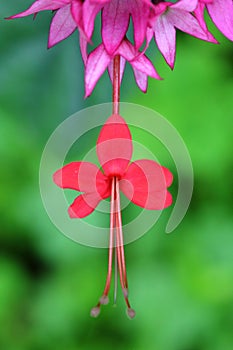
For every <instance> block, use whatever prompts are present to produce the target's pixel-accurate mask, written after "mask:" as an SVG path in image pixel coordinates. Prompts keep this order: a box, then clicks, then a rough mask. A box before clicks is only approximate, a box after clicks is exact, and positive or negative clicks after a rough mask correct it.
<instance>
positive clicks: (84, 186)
mask: <svg viewBox="0 0 233 350" xmlns="http://www.w3.org/2000/svg"><path fill="white" fill-rule="evenodd" d="M96 149H97V155H98V159H99V162H100V165H101V168H102V170H103V172H102V171H101V170H100V169H99V168H98V167H97V166H96V165H95V164H92V163H89V162H72V163H70V164H67V165H65V166H64V167H63V168H61V169H59V170H58V171H56V173H55V174H54V176H53V180H54V182H55V184H56V185H58V186H59V187H61V188H69V189H73V190H76V191H80V192H82V194H80V195H79V196H78V197H77V198H76V199H75V200H74V202H73V203H72V204H71V205H70V207H69V209H68V213H69V216H70V217H71V218H84V217H86V216H87V215H89V214H91V213H92V212H93V211H94V210H95V208H96V207H97V205H98V204H99V202H100V201H102V200H104V199H106V198H108V197H110V198H111V205H110V206H111V209H110V238H109V265H108V274H107V280H106V285H105V288H104V292H103V295H102V296H101V298H100V300H99V302H98V304H97V306H96V307H95V308H93V309H92V311H91V314H92V316H94V317H95V316H98V314H99V312H100V307H101V305H102V304H107V303H108V293H109V289H110V282H111V274H112V256H113V247H114V240H115V242H116V244H115V254H116V256H117V260H118V270H119V277H120V282H121V287H122V291H123V295H124V298H125V302H126V305H127V313H128V315H129V317H131V318H132V317H134V315H135V312H134V310H133V309H132V308H131V306H130V303H129V300H128V283H127V277H126V268H125V258H124V243H123V233H122V221H121V206H120V191H121V192H122V193H123V194H124V195H125V196H126V197H127V198H128V199H129V200H130V201H131V202H133V203H134V204H136V205H138V206H140V207H142V208H145V209H149V210H162V209H164V208H166V207H168V206H170V205H171V204H172V196H171V194H170V193H169V192H168V191H167V187H169V186H170V185H171V183H172V179H173V176H172V174H171V172H170V171H169V170H168V169H167V168H165V167H162V166H160V165H159V164H158V163H156V162H154V161H152V160H147V159H141V160H137V161H135V162H131V158H132V152H133V145H132V137H131V134H130V130H129V128H128V125H127V124H126V122H125V121H124V119H123V118H122V117H120V116H119V115H112V116H111V117H110V118H109V119H108V120H107V121H106V123H105V124H104V126H103V128H102V129H101V131H100V135H99V137H98V140H97V148H96Z"/></svg>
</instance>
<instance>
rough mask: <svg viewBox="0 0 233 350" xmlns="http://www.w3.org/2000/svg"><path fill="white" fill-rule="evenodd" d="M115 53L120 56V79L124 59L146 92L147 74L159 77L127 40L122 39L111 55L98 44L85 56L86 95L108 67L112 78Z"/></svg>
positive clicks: (139, 85)
mask: <svg viewBox="0 0 233 350" xmlns="http://www.w3.org/2000/svg"><path fill="white" fill-rule="evenodd" d="M116 55H120V56H121V64H120V67H121V72H120V75H121V79H122V76H123V73H124V68H125V61H128V62H129V63H130V64H131V66H132V68H133V71H134V76H135V80H136V83H137V85H138V87H139V88H140V89H141V90H142V91H143V92H146V90H147V83H148V76H150V77H152V78H155V79H161V78H160V76H159V75H158V73H157V72H156V70H155V68H154V66H153V64H152V63H151V61H150V60H149V59H148V58H147V57H146V56H145V55H144V54H142V53H140V52H138V51H137V50H136V49H135V47H134V46H133V45H132V44H131V43H130V41H129V40H127V39H124V40H123V41H122V43H121V45H120V46H119V47H118V49H117V50H116V51H115V52H114V54H113V55H110V54H109V53H108V52H107V51H106V49H105V47H104V45H103V44H100V45H99V46H98V47H97V48H96V49H95V50H93V51H92V52H91V53H90V54H89V55H88V56H86V57H87V59H86V64H85V88H86V97H87V96H89V95H90V94H91V93H92V91H93V89H94V87H95V85H96V83H97V81H98V80H99V78H100V77H101V75H102V74H103V73H104V71H105V70H106V68H108V70H109V74H110V78H111V80H112V64H113V59H114V57H115V56H116ZM121 79H120V80H121Z"/></svg>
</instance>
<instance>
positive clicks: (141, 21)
mask: <svg viewBox="0 0 233 350" xmlns="http://www.w3.org/2000/svg"><path fill="white" fill-rule="evenodd" d="M127 5H128V6H130V7H131V14H132V18H133V24H134V41H135V47H136V49H139V47H140V46H141V45H142V44H143V42H144V40H145V37H146V28H147V22H148V16H149V10H150V5H149V6H148V4H146V3H145V2H143V1H142V0H128V1H127Z"/></svg>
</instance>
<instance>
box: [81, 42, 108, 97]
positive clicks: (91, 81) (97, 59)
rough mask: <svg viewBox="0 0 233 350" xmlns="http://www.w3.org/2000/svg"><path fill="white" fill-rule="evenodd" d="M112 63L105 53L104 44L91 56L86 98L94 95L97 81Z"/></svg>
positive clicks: (88, 62) (87, 65) (86, 77)
mask: <svg viewBox="0 0 233 350" xmlns="http://www.w3.org/2000/svg"><path fill="white" fill-rule="evenodd" d="M110 61H111V58H110V56H109V55H108V54H107V52H106V51H105V49H104V45H103V44H101V45H100V46H98V47H97V48H96V49H95V50H94V51H92V52H91V53H90V54H89V56H88V58H87V62H86V70H85V91H86V93H85V97H88V96H89V95H90V94H91V93H92V91H93V89H94V87H95V85H96V83H97V81H98V80H99V78H100V77H101V75H102V74H103V73H104V71H105V69H106V68H107V66H108V65H109V63H110Z"/></svg>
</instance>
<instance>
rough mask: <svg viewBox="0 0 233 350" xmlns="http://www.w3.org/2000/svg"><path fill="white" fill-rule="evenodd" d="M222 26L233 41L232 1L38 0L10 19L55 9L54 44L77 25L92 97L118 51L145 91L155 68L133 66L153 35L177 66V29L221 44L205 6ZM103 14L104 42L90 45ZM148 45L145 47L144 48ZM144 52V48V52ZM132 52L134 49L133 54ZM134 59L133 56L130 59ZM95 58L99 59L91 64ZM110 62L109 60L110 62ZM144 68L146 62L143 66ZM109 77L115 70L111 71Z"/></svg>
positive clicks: (169, 61)
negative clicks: (130, 34) (208, 22)
mask: <svg viewBox="0 0 233 350" xmlns="http://www.w3.org/2000/svg"><path fill="white" fill-rule="evenodd" d="M205 8H207V10H208V12H209V15H210V17H211V19H212V20H213V22H214V23H215V25H216V26H217V27H218V29H219V30H220V31H221V32H222V33H223V34H224V35H225V36H226V37H227V38H229V39H230V40H233V2H232V0H179V1H175V2H171V1H164V0H151V1H150V0H127V1H126V0H37V1H35V2H34V3H33V4H32V5H31V6H30V7H29V8H28V9H27V10H26V11H23V12H20V13H19V14H16V15H14V16H11V17H9V18H10V19H14V18H19V17H24V16H28V15H31V14H34V15H36V14H37V13H38V12H40V11H44V10H52V11H55V14H54V16H53V19H52V22H51V26H50V31H49V39H48V47H49V48H50V47H52V46H54V45H55V44H57V43H59V42H60V41H62V40H64V39H66V38H67V37H68V36H69V35H71V34H72V33H73V32H74V31H75V30H76V29H78V31H79V33H80V49H81V53H82V57H83V61H84V64H85V66H86V65H87V66H86V67H85V71H86V76H85V85H86V88H85V90H86V96H89V95H90V94H91V92H92V90H93V88H94V86H95V84H96V83H97V81H98V79H99V78H100V76H101V75H102V73H103V72H104V71H105V69H106V68H108V69H109V71H111V68H110V67H111V62H112V60H113V58H114V57H115V56H116V55H118V54H119V55H120V56H121V57H122V59H121V63H122V64H121V67H122V72H123V70H124V69H123V67H124V63H125V60H126V61H129V62H130V63H131V65H132V66H133V70H134V75H135V79H136V83H137V85H138V86H139V88H140V89H141V90H142V91H143V92H145V91H146V88H147V80H148V76H150V77H153V78H156V79H158V74H157V73H156V72H155V70H154V69H153V72H152V69H151V63H150V64H149V65H150V68H149V71H148V67H149V65H148V64H147V67H146V68H145V69H137V68H135V66H136V65H138V62H139V60H141V62H142V60H144V61H147V63H148V59H147V58H146V57H145V56H143V57H144V58H142V59H140V58H138V57H140V55H143V54H144V53H145V52H146V50H147V48H148V46H149V44H150V41H151V39H152V37H153V36H154V38H155V42H156V44H157V46H158V48H159V50H160V51H161V53H162V55H163V56H164V58H165V60H166V62H167V64H168V65H169V66H170V67H171V68H172V69H173V67H174V63H175V54H176V31H177V30H181V31H183V32H185V33H187V34H189V35H191V36H194V37H196V38H198V39H202V40H206V41H209V42H212V43H217V41H216V39H215V38H214V37H213V35H212V34H211V33H210V32H209V31H208V28H207V26H206V23H205V19H204V10H205ZM99 13H101V43H100V45H99V46H97V45H94V43H92V41H91V40H92V35H93V31H94V24H95V19H96V16H97V15H98V14H99ZM130 19H132V23H133V40H131V41H129V39H126V35H127V33H128V29H129V23H130ZM143 46H144V48H143ZM126 47H127V49H126V50H125V48H126ZM140 50H141V51H142V52H140ZM130 51H131V53H129V52H130ZM132 57H133V59H132ZM97 59H98V60H99V61H100V62H98V69H97V71H96V72H95V74H94V77H93V78H91V79H90V74H89V72H90V71H91V72H92V73H93V69H92V68H93V66H94V64H95V63H97ZM93 62H95V63H93ZM107 62H108V64H107ZM141 67H142V65H141ZM110 77H111V74H110Z"/></svg>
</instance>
